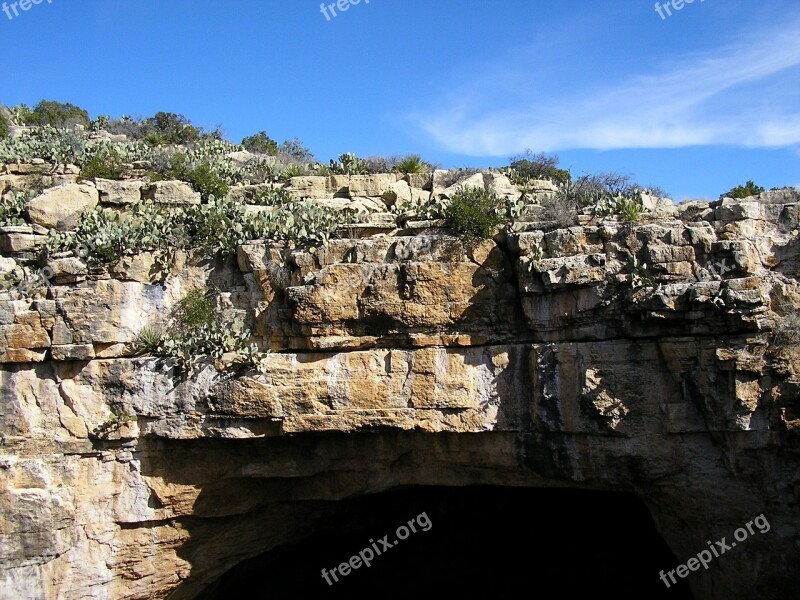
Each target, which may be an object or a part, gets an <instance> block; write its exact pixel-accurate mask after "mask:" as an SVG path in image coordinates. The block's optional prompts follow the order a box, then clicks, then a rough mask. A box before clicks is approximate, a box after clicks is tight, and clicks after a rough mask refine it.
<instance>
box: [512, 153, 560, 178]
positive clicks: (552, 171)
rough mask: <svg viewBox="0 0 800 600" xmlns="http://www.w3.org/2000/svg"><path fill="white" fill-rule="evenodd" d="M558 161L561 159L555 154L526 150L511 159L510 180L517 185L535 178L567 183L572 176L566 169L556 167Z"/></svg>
mask: <svg viewBox="0 0 800 600" xmlns="http://www.w3.org/2000/svg"><path fill="white" fill-rule="evenodd" d="M559 162H561V159H559V157H558V156H557V155H555V154H553V155H551V156H548V155H546V154H545V153H544V152H540V153H539V154H534V153H533V152H531V151H530V150H526V151H525V153H524V154H523V155H521V156H517V157H515V158H512V159H511V165H510V172H511V174H512V175H511V180H512V181H513V182H514V183H516V184H518V185H519V184H524V183H526V182H528V181H533V180H537V179H549V180H551V181H553V182H555V183H561V184H564V183H567V182H568V181H570V180H571V179H572V177H571V176H570V173H569V171H567V170H566V169H560V168H558V164H559Z"/></svg>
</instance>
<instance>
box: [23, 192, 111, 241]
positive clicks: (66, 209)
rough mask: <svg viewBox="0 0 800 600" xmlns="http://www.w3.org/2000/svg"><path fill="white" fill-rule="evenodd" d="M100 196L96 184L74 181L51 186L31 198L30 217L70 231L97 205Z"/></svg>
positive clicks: (32, 219) (28, 210) (38, 223)
mask: <svg viewBox="0 0 800 600" xmlns="http://www.w3.org/2000/svg"><path fill="white" fill-rule="evenodd" d="M98 201H99V196H98V193H97V189H96V188H95V187H94V186H91V185H87V184H77V183H72V184H69V185H65V186H61V187H57V188H51V189H49V190H45V192H44V193H43V194H42V195H41V196H39V197H37V198H34V199H33V200H31V201H30V202H29V203H28V206H27V208H26V210H27V213H28V219H29V220H30V221H31V222H32V223H35V224H37V225H41V226H42V227H47V228H48V229H57V230H59V231H69V230H71V229H74V228H75V226H76V225H77V224H78V219H79V218H80V216H81V215H82V214H83V213H85V212H87V211H90V210H92V209H94V207H95V206H97V203H98Z"/></svg>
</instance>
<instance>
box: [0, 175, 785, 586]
mask: <svg viewBox="0 0 800 600" xmlns="http://www.w3.org/2000/svg"><path fill="white" fill-rule="evenodd" d="M397 183H398V179H397V178H396V177H394V176H385V177H384V178H373V179H371V180H369V181H366V180H362V179H359V178H354V177H350V178H348V179H346V180H340V179H336V178H313V177H305V178H296V179H295V180H292V182H291V186H290V189H291V191H292V192H293V193H296V194H298V195H313V196H319V197H320V198H328V196H329V199H331V200H333V199H334V198H335V197H338V198H344V199H346V200H349V199H353V198H359V197H368V198H371V199H372V200H375V201H378V200H380V201H381V202H384V203H386V202H389V203H391V202H393V201H397V200H398V199H400V198H401V197H402V198H406V197H408V196H409V195H413V194H415V193H421V192H422V191H423V188H425V187H429V188H431V189H433V190H434V193H436V192H437V191H438V190H439V186H437V179H436V177H434V181H433V182H429V181H422V180H418V178H409V180H408V181H405V183H406V184H407V185H406V186H403V185H400V186H398V185H397ZM485 183H486V182H484V184H485ZM474 184H475V185H482V184H480V183H479V182H478V181H477V180H476V181H474ZM489 184H490V185H495V186H497V188H498V190H501V189H502V190H505V191H504V192H501V193H509V194H511V193H513V192H512V191H511V189H510V188H509V186H510V184H509V182H507V181H504V180H502V179H500V178H495V179H494V180H493V181H492V182H489ZM102 185H103V189H101V191H100V199H101V201H104V200H103V199H104V198H106V200H105V201H106V202H109V203H112V204H113V203H115V202H116V203H124V202H125V198H126V197H127V195H128V193H129V192H128V191H126V190H125V189H117V188H114V187H113V186H109V185H107V184H102ZM100 187H101V186H100V185H98V188H100ZM406 188H408V189H406ZM160 189H161V190H162V191H163V192H164V193H167V192H166V190H165V189H164V187H163V186H161V188H160ZM443 189H444V188H443ZM345 190H346V191H345ZM414 190H419V192H414ZM428 193H430V191H428ZM783 200H792V201H791V202H779V201H776V202H769V203H767V202H761V201H758V200H756V199H750V200H748V201H733V200H729V199H726V200H723V201H719V202H715V203H710V204H709V203H692V204H686V205H680V206H677V207H674V206H673V207H663V206H661V205H659V204H658V203H655V204H653V206H652V212H651V213H649V215H645V217H644V218H643V220H642V221H641V222H639V223H624V222H621V221H618V220H616V219H614V218H603V219H600V218H590V217H588V216H583V217H581V222H580V224H579V225H576V226H574V227H569V228H562V229H552V228H550V229H547V228H543V227H542V225H541V224H536V223H527V224H525V223H522V224H521V225H520V226H519V227H516V228H515V229H516V231H514V232H512V233H508V234H506V235H501V236H498V237H497V238H496V239H494V240H482V241H472V242H466V241H464V240H462V239H460V238H458V237H455V236H453V235H452V234H451V233H449V232H447V231H438V230H431V229H421V230H414V229H409V228H402V229H396V228H394V227H393V226H388V225H387V226H385V227H383V228H378V229H375V230H373V231H368V233H371V234H372V235H368V236H367V237H361V238H354V237H348V235H347V234H348V232H342V236H341V237H340V238H339V239H333V240H331V241H329V242H328V243H326V244H324V245H320V246H318V247H316V248H314V249H313V250H312V249H310V248H298V247H289V246H286V245H284V244H273V243H267V242H253V243H250V244H247V245H243V246H240V247H239V248H238V251H237V255H236V256H235V257H233V256H232V257H229V258H227V259H215V260H207V259H198V258H193V257H187V256H182V257H179V259H178V260H177V262H175V264H173V265H172V266H171V270H169V272H167V273H164V272H161V271H159V270H158V269H156V268H155V267H154V264H155V263H154V260H153V257H148V256H141V257H136V258H135V259H133V258H131V257H128V258H126V259H125V261H123V262H121V263H119V264H116V265H111V266H110V267H109V268H107V269H97V268H89V267H88V266H87V265H83V267H84V268H81V266H80V265H75V264H72V265H71V266H70V265H62V270H61V273H62V274H64V273H66V274H65V275H64V277H67V276H69V277H72V279H71V280H67V281H65V283H63V284H57V285H53V286H51V287H49V288H46V289H44V290H40V291H38V292H36V293H34V295H33V297H30V295H28V296H21V295H20V294H19V293H18V290H11V291H9V292H6V293H5V294H4V295H3V296H2V299H1V300H0V363H2V365H1V366H2V369H0V390H1V391H0V393H1V394H2V398H1V399H0V432H2V446H0V510H1V511H2V514H3V520H2V525H0V528H2V529H0V547H1V548H2V552H1V553H2V556H3V560H2V565H0V581H2V585H0V597H2V598H19V597H22V598H57V597H68V598H83V597H86V598H89V597H91V598H153V597H166V596H167V595H169V594H173V595H174V596H173V597H175V598H191V597H193V596H194V595H196V594H197V592H198V591H199V590H201V589H202V588H203V587H204V586H206V585H207V584H209V583H210V582H212V581H214V580H215V579H216V578H217V577H219V576H220V575H221V574H222V573H224V572H225V571H226V570H227V569H229V568H231V567H233V566H234V565H236V564H237V563H239V562H241V561H243V560H245V559H247V558H250V557H252V556H255V555H257V554H260V553H263V552H265V551H267V550H270V549H272V548H275V547H278V546H280V545H282V544H286V543H289V542H293V541H297V540H299V539H302V538H303V537H304V536H307V535H308V534H309V533H310V532H312V531H313V530H314V528H315V527H318V526H320V525H321V523H323V522H324V521H325V519H326V518H328V517H330V515H331V514H332V512H335V511H337V510H339V508H337V505H336V503H332V502H331V500H338V499H343V498H352V497H356V496H359V495H362V494H368V493H376V492H380V491H386V490H391V489H395V488H398V487H403V486H415V485H477V484H493V485H509V486H511V485H513V486H534V487H548V486H572V487H577V488H587V489H613V490H621V491H629V492H633V493H636V494H637V495H638V496H639V497H640V498H641V499H642V500H643V501H644V502H645V503H646V504H647V506H648V507H649V509H650V511H651V514H652V517H653V519H654V521H655V523H656V525H657V527H658V529H659V531H660V532H661V534H662V535H663V536H664V538H665V539H666V541H667V542H668V544H669V545H670V547H671V549H672V550H673V552H674V553H675V555H676V556H677V557H678V558H679V559H680V560H685V559H688V558H690V557H692V556H694V555H695V554H696V553H697V552H698V551H700V550H702V549H704V548H705V547H706V540H715V539H719V538H721V537H723V536H728V538H729V539H730V537H731V535H732V532H733V531H734V530H736V529H737V528H739V527H742V526H744V524H745V523H746V522H748V521H749V520H751V519H753V518H754V517H756V516H758V515H760V514H762V513H763V514H764V515H765V516H766V517H767V518H768V519H769V522H770V523H771V525H772V530H771V531H770V533H769V534H765V535H763V536H759V537H757V538H753V539H752V540H750V541H748V547H747V548H746V549H745V548H741V549H739V550H740V551H737V552H736V553H731V554H730V556H726V557H725V560H722V559H720V560H719V561H718V562H716V563H715V564H714V566H713V568H711V569H709V570H708V571H705V570H701V571H699V572H697V573H692V575H691V577H690V578H689V583H690V585H691V587H692V589H693V591H694V593H695V594H696V596H697V597H699V598H720V599H721V598H749V597H753V596H754V595H755V594H760V595H762V596H763V597H776V598H777V597H789V594H792V593H794V590H795V589H796V586H797V584H798V583H799V582H798V577H797V572H796V569H795V564H796V561H797V558H798V547H800V533H799V532H798V518H797V508H796V507H797V501H798V490H799V489H800V480H799V479H798V471H797V452H798V449H799V448H800V445H798V437H797V434H798V430H800V407H799V406H798V401H797V397H798V396H797V394H798V391H799V390H798V382H800V379H798V375H800V370H799V369H800V362H798V359H799V358H800V347H798V346H797V344H796V342H795V341H793V340H796V339H797V338H796V337H795V331H794V327H795V326H796V323H797V321H796V320H794V314H795V313H796V310H797V307H798V306H800V287H799V286H798V280H797V278H798V268H800V264H798V258H800V252H798V237H797V235H798V232H797V229H798V228H800V220H799V219H800V214H799V213H798V204H797V203H796V199H793V198H783ZM660 209H663V212H662V213H659V214H660V215H661V216H658V217H657V216H655V214H656V211H657V210H660ZM359 231H363V229H362V230H359ZM349 233H352V232H349ZM3 235H4V236H6V238H5V239H6V240H8V239H10V238H9V237H8V236H11V235H34V233H33V232H32V231H31V233H13V232H8V231H6V232H5V233H3ZM0 237H1V236H0ZM15 239H16V238H15ZM8 248H11V249H10V250H9V249H8ZM18 248H19V247H18V246H13V245H12V244H10V243H9V242H6V244H5V246H4V249H5V251H6V253H7V254H9V256H10V257H11V258H12V259H14V260H20V261H23V259H25V257H26V256H28V255H27V254H26V252H27V250H25V249H18ZM4 268H6V267H4ZM197 285H202V286H206V287H214V288H216V289H218V290H220V292H221V297H222V299H223V301H224V302H225V303H226V306H227V308H228V309H229V310H230V311H232V312H234V313H237V314H240V315H242V316H244V317H245V318H246V319H247V321H248V323H249V324H250V325H251V327H252V328H253V331H254V332H255V336H254V341H255V342H257V343H258V345H259V346H260V348H261V349H262V350H263V351H267V350H270V351H271V353H270V354H269V355H266V356H265V358H264V360H263V361H262V363H261V365H260V368H259V369H249V370H248V369H242V368H240V369H238V370H237V369H235V368H234V369H232V370H231V369H228V370H225V369H224V368H223V367H225V366H226V357H223V358H221V359H219V360H217V361H207V362H205V363H203V364H201V365H199V367H198V368H197V370H196V371H193V372H191V373H187V372H186V371H185V370H181V368H180V365H179V364H177V363H176V362H175V361H172V360H168V359H160V358H152V357H146V356H141V355H139V354H138V353H137V351H136V349H135V347H134V344H133V342H134V340H135V338H136V335H137V333H138V332H139V331H141V329H142V328H143V327H144V326H145V325H148V324H157V323H158V322H159V320H160V319H161V318H163V315H165V314H166V313H167V312H168V311H169V310H170V308H171V307H173V306H174V305H175V303H176V301H177V300H178V299H180V298H181V297H182V295H183V294H184V293H185V290H187V289H190V288H191V287H193V286H197ZM343 434H346V435H343ZM653 576H654V577H657V574H655V573H654V574H653Z"/></svg>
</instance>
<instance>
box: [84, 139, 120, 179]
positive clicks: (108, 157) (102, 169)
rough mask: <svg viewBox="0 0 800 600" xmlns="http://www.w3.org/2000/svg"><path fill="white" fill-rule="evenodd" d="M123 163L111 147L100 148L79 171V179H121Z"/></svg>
mask: <svg viewBox="0 0 800 600" xmlns="http://www.w3.org/2000/svg"><path fill="white" fill-rule="evenodd" d="M124 172H125V161H124V160H123V158H122V156H120V154H119V152H117V150H116V149H115V148H114V147H113V146H110V145H109V146H105V147H102V148H100V149H99V150H98V151H97V152H96V153H95V155H94V156H93V157H92V158H90V159H89V161H88V162H87V163H86V164H85V165H84V166H83V168H82V169H81V174H80V178H81V179H121V178H122V175H123V173H124Z"/></svg>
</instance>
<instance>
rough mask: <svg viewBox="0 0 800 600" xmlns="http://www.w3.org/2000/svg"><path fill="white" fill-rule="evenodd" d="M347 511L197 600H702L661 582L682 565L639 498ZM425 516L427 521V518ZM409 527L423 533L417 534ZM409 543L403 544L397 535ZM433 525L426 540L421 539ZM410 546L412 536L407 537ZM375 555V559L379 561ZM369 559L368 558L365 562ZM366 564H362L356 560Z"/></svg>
mask: <svg viewBox="0 0 800 600" xmlns="http://www.w3.org/2000/svg"><path fill="white" fill-rule="evenodd" d="M345 502H349V503H350V504H351V506H349V507H348V508H347V510H346V511H344V513H342V515H341V516H340V517H337V518H336V519H335V522H333V523H329V524H327V525H330V527H328V526H326V527H325V530H326V531H325V532H324V533H317V534H314V535H312V536H311V537H310V538H307V539H305V540H303V541H301V542H298V543H296V544H290V545H285V546H282V547H280V548H277V549H275V550H273V551H271V552H267V553H265V554H262V555H261V556H258V557H255V558H253V559H250V560H247V561H244V562H242V563H240V564H239V565H237V566H236V567H234V568H233V569H231V570H230V571H228V572H227V573H225V574H224V575H223V576H222V577H221V578H219V579H218V580H217V581H216V582H215V583H214V584H213V585H212V586H210V587H208V588H207V589H205V590H204V591H203V592H202V593H200V594H199V595H198V596H197V597H198V598H201V599H205V600H211V599H217V598H220V599H221V598H231V597H234V598H236V597H242V598H247V597H254V596H253V590H259V593H258V594H257V595H256V596H257V597H269V598H271V599H276V600H278V599H282V598H296V597H302V598H305V597H307V598H376V597H382V598H408V597H413V596H412V594H414V593H415V592H419V591H425V592H431V593H443V594H445V593H446V594H447V595H448V597H449V596H454V595H456V594H458V595H461V596H462V597H464V598H476V597H481V596H483V595H486V594H508V595H509V597H510V595H511V594H512V593H513V594H515V595H516V594H518V593H520V592H523V593H526V594H531V595H532V597H535V596H537V595H539V593H541V592H542V591H543V590H551V589H553V588H555V589H556V590H558V592H559V594H560V595H562V594H563V595H566V594H569V593H588V592H592V593H599V592H606V593H607V596H608V597H611V598H617V599H620V598H636V599H639V598H670V599H673V600H681V599H685V598H693V596H692V594H691V592H690V591H689V587H688V585H687V582H686V580H680V579H679V580H678V581H679V585H672V586H671V588H670V589H667V588H666V586H665V585H664V584H663V582H662V581H661V580H660V579H659V572H660V571H661V570H662V569H663V570H665V571H668V570H670V569H673V568H675V567H676V566H677V565H678V563H679V561H678V560H677V559H676V558H675V556H674V555H673V554H672V552H671V551H670V550H669V548H668V547H667V545H666V543H665V541H664V540H663V538H661V536H660V535H659V534H658V532H657V531H656V528H655V525H654V523H653V521H652V518H651V517H650V514H649V512H648V510H647V508H646V507H645V505H644V504H643V503H642V502H641V501H640V500H639V499H638V498H637V497H636V496H635V495H633V494H629V493H620V492H600V491H587V490H576V489H563V488H562V489H551V488H548V489H541V488H511V487H499V486H479V487H462V488H456V487H413V488H405V489H401V490H395V491H391V492H385V493H382V494H376V495H373V496H364V497H361V498H358V499H354V500H351V501H345ZM423 514H424V515H425V516H422V515H423ZM409 521H413V522H414V523H415V525H416V529H417V531H416V532H411V531H410V528H409V527H408V525H409ZM401 526H406V529H407V533H408V535H407V537H406V539H404V540H402V541H398V536H397V533H398V529H399V528H400V527H401ZM426 526H427V529H428V530H427V531H423V528H425V527H426ZM387 534H388V536H389V537H388V540H389V541H390V542H397V543H396V544H395V545H394V546H393V547H392V548H391V549H388V550H386V549H384V550H383V553H382V554H381V555H379V556H375V557H374V558H373V559H372V564H371V566H370V567H369V568H367V567H365V566H364V565H363V563H362V564H361V565H360V566H359V568H358V569H352V570H351V571H350V573H349V574H348V575H347V576H341V574H340V576H339V577H338V582H335V581H333V578H332V577H330V575H329V577H328V580H330V581H331V582H332V585H329V584H328V583H326V580H325V579H324V578H323V576H322V569H323V568H324V569H326V570H327V571H328V573H330V571H331V570H332V569H334V568H336V567H338V565H340V564H341V563H345V562H348V561H349V560H350V558H351V557H352V556H357V555H358V554H359V552H361V551H362V550H364V549H366V548H373V545H372V544H371V543H370V541H371V540H374V543H375V546H374V547H375V548H378V549H381V548H382V547H383V546H382V544H381V543H380V542H379V541H378V540H380V539H381V538H383V537H384V536H385V535H387ZM400 534H401V536H402V535H403V534H406V532H405V531H403V532H400ZM373 552H374V551H373ZM366 556H367V557H368V554H366ZM356 564H358V561H356Z"/></svg>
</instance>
